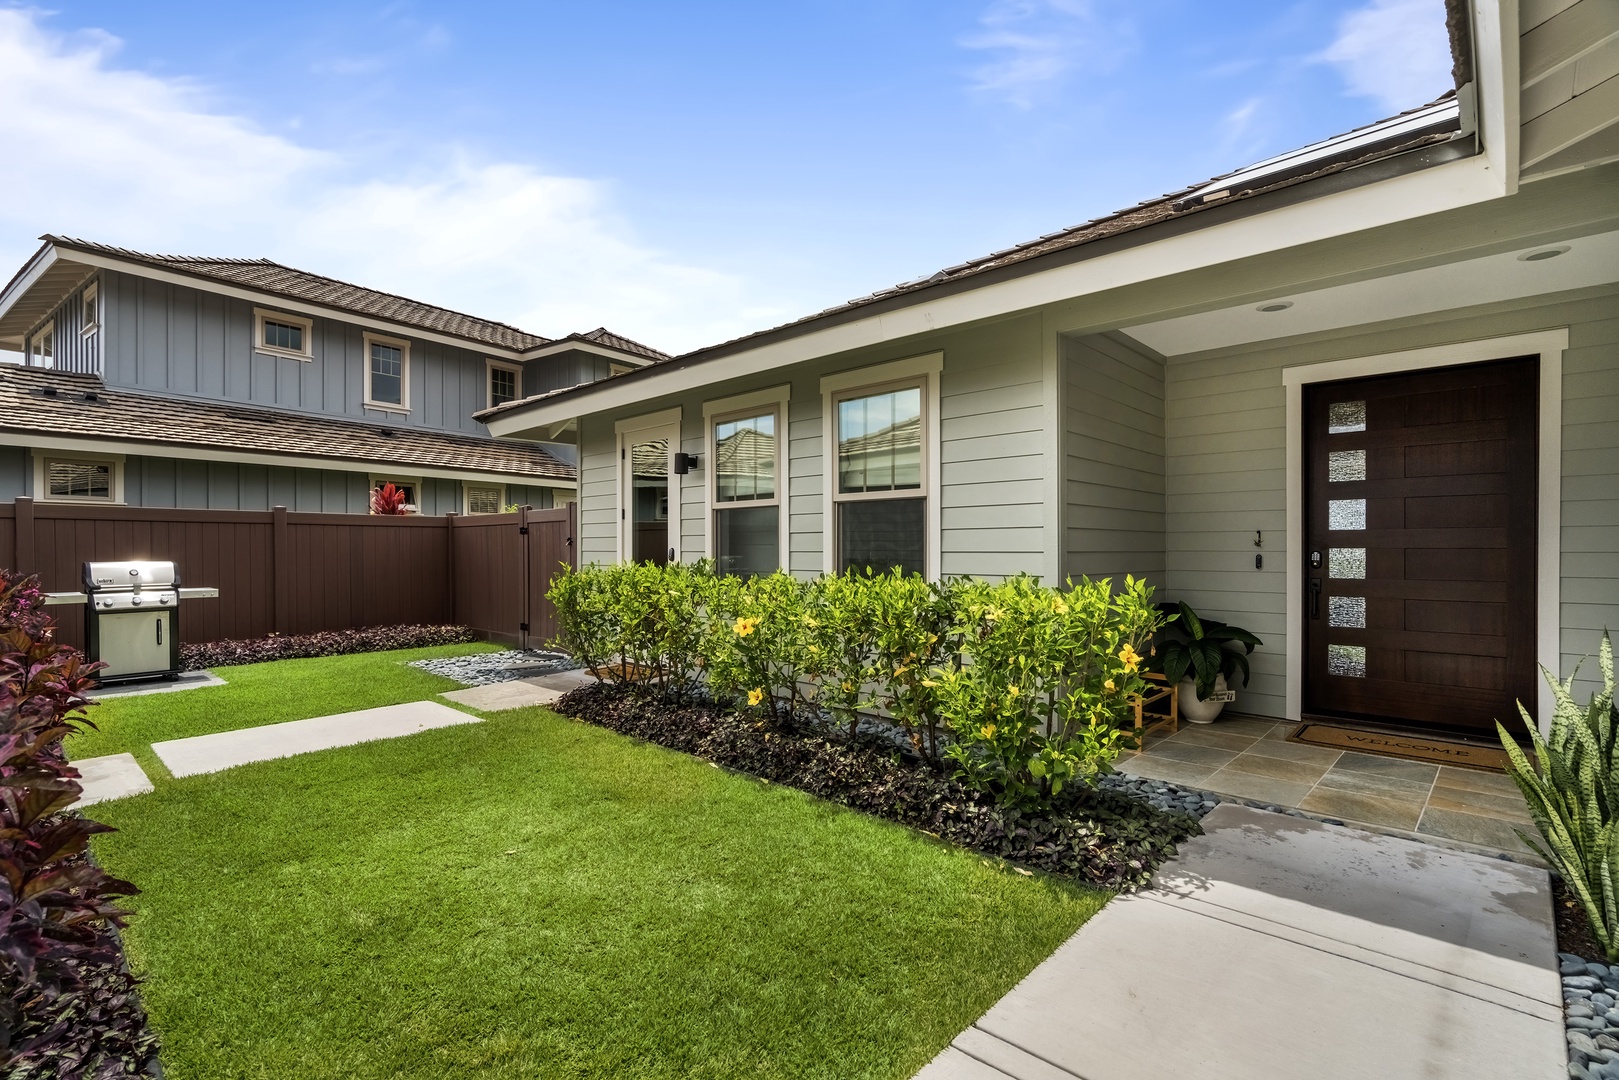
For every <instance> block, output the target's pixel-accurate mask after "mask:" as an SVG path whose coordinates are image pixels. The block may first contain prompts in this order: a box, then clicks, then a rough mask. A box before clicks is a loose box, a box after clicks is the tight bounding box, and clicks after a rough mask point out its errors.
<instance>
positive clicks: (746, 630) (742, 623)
mask: <svg viewBox="0 0 1619 1080" xmlns="http://www.w3.org/2000/svg"><path fill="white" fill-rule="evenodd" d="M758 625H759V620H758V619H745V618H743V617H742V616H740V615H738V616H737V617H736V625H735V626H733V627H731V629H733V630H735V631H736V636H737V637H747V636H748V635H749V634H751V633H753V628H754V627H756V626H758Z"/></svg>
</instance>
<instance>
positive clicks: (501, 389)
mask: <svg viewBox="0 0 1619 1080" xmlns="http://www.w3.org/2000/svg"><path fill="white" fill-rule="evenodd" d="M488 368H489V405H488V407H489V408H491V409H493V408H494V407H495V406H496V405H504V404H506V402H508V401H516V400H517V399H518V398H519V397H521V396H522V395H521V392H520V391H521V388H522V385H523V383H522V379H523V372H522V369H521V368H518V367H515V366H513V365H511V364H502V363H500V362H499V361H497V360H490V361H488Z"/></svg>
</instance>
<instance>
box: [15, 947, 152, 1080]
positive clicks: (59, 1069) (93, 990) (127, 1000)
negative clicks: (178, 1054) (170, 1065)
mask: <svg viewBox="0 0 1619 1080" xmlns="http://www.w3.org/2000/svg"><path fill="white" fill-rule="evenodd" d="M114 941H115V942H116V938H115V939H114ZM75 963H76V965H77V966H78V968H79V972H80V975H81V977H82V978H83V980H84V985H83V987H82V988H80V989H76V990H70V991H67V992H65V993H59V994H51V995H48V996H42V995H40V994H39V993H38V991H37V990H36V989H24V990H14V991H13V992H12V996H13V1000H14V1001H15V1002H16V1004H17V1006H18V1007H19V1009H20V1012H21V1014H22V1022H21V1023H20V1024H19V1025H18V1026H17V1030H16V1031H15V1032H14V1033H13V1034H12V1045H13V1046H19V1047H27V1046H39V1047H41V1049H39V1050H35V1051H33V1052H27V1051H25V1052H24V1053H23V1054H22V1055H21V1056H19V1057H18V1058H17V1059H15V1060H14V1061H12V1062H11V1063H10V1064H9V1065H8V1066H4V1067H0V1078H3V1080H65V1078H73V1080H79V1078H83V1080H92V1078H93V1080H119V1078H123V1077H139V1076H156V1075H161V1071H160V1069H159V1068H158V1065H157V1041H158V1040H157V1035H156V1034H154V1033H153V1031H152V1030H151V1028H149V1027H148V1026H147V1023H146V1010H145V1009H144V1008H142V1006H141V1002H140V997H139V996H138V995H137V994H136V992H135V978H134V976H132V975H130V974H129V972H128V971H127V970H125V969H124V968H123V967H122V966H121V965H119V964H111V963H99V962H75Z"/></svg>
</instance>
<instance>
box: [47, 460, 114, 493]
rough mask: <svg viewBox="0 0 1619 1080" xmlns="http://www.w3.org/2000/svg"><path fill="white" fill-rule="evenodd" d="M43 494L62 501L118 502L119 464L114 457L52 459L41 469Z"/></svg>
mask: <svg viewBox="0 0 1619 1080" xmlns="http://www.w3.org/2000/svg"><path fill="white" fill-rule="evenodd" d="M40 475H41V479H42V481H43V483H42V491H41V494H42V495H43V496H44V497H45V498H46V499H49V500H53V501H59V502H117V501H118V462H117V461H116V460H113V459H110V458H80V457H49V456H47V457H46V458H45V459H44V460H43V462H42V463H41V466H40Z"/></svg>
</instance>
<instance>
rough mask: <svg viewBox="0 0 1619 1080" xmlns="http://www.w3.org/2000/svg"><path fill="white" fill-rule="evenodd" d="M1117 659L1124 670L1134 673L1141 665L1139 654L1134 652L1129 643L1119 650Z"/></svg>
mask: <svg viewBox="0 0 1619 1080" xmlns="http://www.w3.org/2000/svg"><path fill="white" fill-rule="evenodd" d="M1119 659H1120V660H1121V661H1123V663H1124V670H1126V671H1134V670H1135V669H1136V668H1137V667H1139V666H1140V665H1141V654H1140V653H1138V652H1136V651H1135V649H1134V648H1132V647H1131V646H1130V645H1129V643H1126V644H1125V646H1124V648H1122V649H1120V650H1119Z"/></svg>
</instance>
